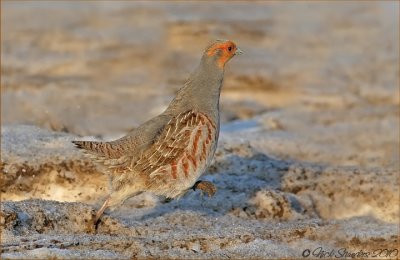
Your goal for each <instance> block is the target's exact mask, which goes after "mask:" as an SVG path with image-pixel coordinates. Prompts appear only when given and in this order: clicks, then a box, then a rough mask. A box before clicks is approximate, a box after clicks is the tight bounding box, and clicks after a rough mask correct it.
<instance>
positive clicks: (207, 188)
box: [192, 181, 217, 197]
mask: <svg viewBox="0 0 400 260" xmlns="http://www.w3.org/2000/svg"><path fill="white" fill-rule="evenodd" d="M192 189H193V190H197V189H199V190H201V191H202V192H203V193H207V195H208V197H212V196H214V194H215V192H216V191H217V188H216V187H215V186H214V184H212V183H211V182H209V181H197V182H196V183H195V184H194V185H193V187H192Z"/></svg>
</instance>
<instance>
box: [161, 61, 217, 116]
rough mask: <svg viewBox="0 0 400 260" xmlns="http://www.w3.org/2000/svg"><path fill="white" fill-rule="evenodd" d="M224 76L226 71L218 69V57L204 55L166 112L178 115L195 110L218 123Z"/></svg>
mask: <svg viewBox="0 0 400 260" xmlns="http://www.w3.org/2000/svg"><path fill="white" fill-rule="evenodd" d="M223 76H224V69H223V68H219V67H218V65H217V62H216V57H209V56H207V55H203V57H202V59H201V62H200V65H199V66H198V67H197V69H196V70H195V71H194V72H193V73H192V74H191V76H190V77H189V79H188V80H187V82H186V83H185V85H184V86H183V87H182V88H181V89H180V90H179V91H178V93H177V95H176V97H175V99H174V100H173V101H172V102H171V104H170V105H169V107H168V108H167V110H166V112H167V113H172V114H178V113H181V112H185V111H187V110H189V109H195V110H197V111H200V112H205V113H208V114H209V115H211V116H212V117H213V119H214V120H216V121H217V120H218V119H219V114H218V111H219V96H220V93H221V87H222V81H223ZM218 121H219V120H218Z"/></svg>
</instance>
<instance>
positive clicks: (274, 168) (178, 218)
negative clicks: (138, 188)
mask: <svg viewBox="0 0 400 260" xmlns="http://www.w3.org/2000/svg"><path fill="white" fill-rule="evenodd" d="M398 10H399V4H398V3H397V2H384V3H379V2H369V1H368V2H361V3H360V2H346V3H344V2H327V3H321V2H304V3H295V2H290V3H279V2H254V3H245V2H229V3H224V2H218V3H210V2H208V3H207V4H205V3H200V2H191V3H181V4H179V5H178V4H173V3H168V2H159V3H143V2H125V1H124V2H114V3H110V2H74V3H67V2H58V3H51V2H48V1H46V2H42V3H39V2H23V3H22V2H20V3H18V2H2V8H1V12H2V17H1V19H2V20H1V26H2V28H1V29H2V39H1V41H2V42H1V45H2V49H1V51H2V53H1V59H2V61H1V74H2V77H1V86H2V91H1V108H2V109H1V116H2V122H1V165H0V167H1V174H2V183H3V185H2V188H1V198H2V202H1V215H0V217H1V218H0V220H1V221H0V225H1V227H2V229H1V231H2V233H1V253H2V255H1V256H2V258H14V259H20V258H28V259H31V258H57V259H64V258H84V259H87V258H92V259H98V258H103V259H113V258H115V259H121V258H128V259H129V258H144V257H147V258H149V257H154V258H156V257H161V258H276V257H281V258H289V257H291V258H293V257H295V258H302V257H303V256H307V255H308V254H310V255H309V256H308V258H311V257H314V258H318V257H327V256H330V257H335V256H337V257H342V258H344V257H347V258H351V257H352V256H353V257H364V258H376V257H378V258H387V259H388V258H396V257H397V258H398V257H399V253H398V250H400V248H399V246H398V239H399V221H400V219H399V204H400V199H399V195H400V194H399V170H400V165H399V156H400V153H399V146H400V140H399V131H400V130H399V112H400V111H399V104H400V100H399V95H400V93H399V72H400V69H399V50H398V46H399V38H398V37H399V35H398V30H399V26H398V24H399V11H398ZM218 38H228V39H232V40H234V41H235V42H237V44H238V45H239V47H240V48H241V49H242V50H243V51H244V52H245V55H242V56H240V57H235V58H234V59H233V60H232V61H231V62H230V63H229V65H228V67H227V69H226V77H225V84H224V89H223V93H222V97H221V98H222V99H221V110H222V123H223V124H222V131H221V136H220V143H219V146H218V150H217V152H216V156H215V159H214V162H213V164H212V165H211V167H210V168H209V170H208V171H207V172H206V173H205V174H204V175H203V177H202V179H205V180H209V181H212V182H213V183H214V184H215V185H216V186H217V187H218V192H217V194H216V195H215V196H214V197H212V198H208V197H207V196H202V194H200V193H198V192H190V193H188V194H187V195H185V197H183V198H181V199H180V200H175V201H169V202H168V201H165V200H164V199H163V198H158V197H155V196H153V195H152V194H147V193H145V194H142V195H140V196H137V197H135V198H132V199H130V200H129V201H127V202H126V203H125V204H124V205H123V206H122V207H120V208H118V209H116V210H115V211H112V212H111V211H108V212H106V215H105V216H104V218H103V219H102V221H101V222H100V223H99V225H98V227H97V229H95V228H94V226H93V218H94V213H95V210H96V209H97V208H98V206H99V204H100V203H101V202H102V199H103V198H104V196H105V195H107V179H106V177H105V176H104V175H103V174H102V173H101V172H99V171H98V170H97V168H96V166H95V165H93V163H92V162H91V161H90V160H88V159H87V158H85V156H83V154H82V153H81V152H80V151H78V150H76V149H75V148H74V147H73V145H72V144H71V143H70V141H71V140H76V139H88V138H91V139H100V140H111V139H114V138H116V137H119V136H121V135H123V134H124V133H126V132H127V131H129V130H130V129H132V128H134V127H136V126H138V125H139V124H140V123H142V122H143V121H145V120H146V119H148V118H150V117H152V116H154V115H156V114H158V113H160V112H161V111H162V110H163V109H164V108H165V107H166V106H167V104H168V102H169V101H170V100H171V98H172V97H173V95H174V93H175V91H176V90H177V89H178V88H179V86H180V85H181V84H183V82H184V81H185V78H186V77H187V76H188V74H189V73H190V71H191V70H192V69H193V68H194V67H195V66H196V65H197V63H198V60H199V58H200V55H201V52H202V50H203V48H204V46H206V45H207V44H208V43H209V42H210V41H212V40H214V39H218ZM385 249H386V250H385ZM307 250H308V251H307ZM332 250H333V253H332ZM329 254H331V255H329ZM352 254H353V255H352Z"/></svg>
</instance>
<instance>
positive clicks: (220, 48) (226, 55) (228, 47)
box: [206, 41, 237, 68]
mask: <svg viewBox="0 0 400 260" xmlns="http://www.w3.org/2000/svg"><path fill="white" fill-rule="evenodd" d="M236 49H237V48H236V45H235V44H234V43H233V42H231V41H225V42H217V43H214V44H213V45H211V46H210V47H209V48H208V49H207V50H206V54H207V56H214V55H216V54H217V53H220V55H219V57H218V60H217V63H218V66H219V67H220V68H223V67H224V66H225V63H226V62H227V61H228V60H230V59H231V58H232V57H233V56H234V55H235V52H236Z"/></svg>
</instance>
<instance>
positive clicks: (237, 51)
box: [235, 48, 243, 55]
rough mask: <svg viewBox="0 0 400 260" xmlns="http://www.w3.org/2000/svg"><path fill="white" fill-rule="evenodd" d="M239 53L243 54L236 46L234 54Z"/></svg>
mask: <svg viewBox="0 0 400 260" xmlns="http://www.w3.org/2000/svg"><path fill="white" fill-rule="evenodd" d="M240 54H243V52H242V50H241V49H239V48H237V49H236V51H235V55H240Z"/></svg>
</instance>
